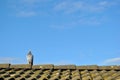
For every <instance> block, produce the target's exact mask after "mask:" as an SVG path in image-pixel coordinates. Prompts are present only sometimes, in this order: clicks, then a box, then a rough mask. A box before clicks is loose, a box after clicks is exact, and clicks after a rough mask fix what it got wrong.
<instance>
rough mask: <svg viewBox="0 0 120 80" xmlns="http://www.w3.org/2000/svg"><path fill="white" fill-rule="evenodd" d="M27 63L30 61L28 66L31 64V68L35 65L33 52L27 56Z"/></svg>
mask: <svg viewBox="0 0 120 80" xmlns="http://www.w3.org/2000/svg"><path fill="white" fill-rule="evenodd" d="M27 61H28V64H30V65H31V66H32V65H33V55H32V52H31V51H29V52H28V54H27Z"/></svg>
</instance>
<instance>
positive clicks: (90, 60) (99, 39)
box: [0, 0, 120, 65]
mask: <svg viewBox="0 0 120 80" xmlns="http://www.w3.org/2000/svg"><path fill="white" fill-rule="evenodd" d="M29 51H31V52H32V54H33V55H34V65H37V64H54V65H68V64H74V65H119V64H120V0H0V63H2V64H3V63H10V64H27V60H26V55H27V53H28V52H29Z"/></svg>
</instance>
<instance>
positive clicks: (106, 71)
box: [0, 64, 120, 80]
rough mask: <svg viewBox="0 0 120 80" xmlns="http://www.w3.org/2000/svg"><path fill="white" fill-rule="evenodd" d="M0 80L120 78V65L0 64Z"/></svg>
mask: <svg viewBox="0 0 120 80" xmlns="http://www.w3.org/2000/svg"><path fill="white" fill-rule="evenodd" d="M0 80H120V66H97V65H89V66H75V65H52V64H47V65H33V66H32V68H30V65H28V64H19V65H11V64H0Z"/></svg>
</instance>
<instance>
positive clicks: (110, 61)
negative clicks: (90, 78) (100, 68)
mask: <svg viewBox="0 0 120 80" xmlns="http://www.w3.org/2000/svg"><path fill="white" fill-rule="evenodd" d="M103 64H105V65H119V64H120V57H117V58H111V59H107V60H105V61H104V62H103Z"/></svg>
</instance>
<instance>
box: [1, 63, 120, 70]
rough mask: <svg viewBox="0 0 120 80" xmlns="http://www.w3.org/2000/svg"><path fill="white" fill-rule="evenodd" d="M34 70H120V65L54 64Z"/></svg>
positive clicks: (9, 66)
mask: <svg viewBox="0 0 120 80" xmlns="http://www.w3.org/2000/svg"><path fill="white" fill-rule="evenodd" d="M0 68H24V69H25V68H31V65H30V64H13V65H11V64H0ZM32 68H33V69H80V70H82V69H83V70H85V69H87V70H93V69H96V70H111V69H113V70H120V65H111V66H98V65H80V66H76V65H53V64H40V65H33V66H32Z"/></svg>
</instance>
